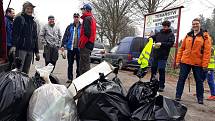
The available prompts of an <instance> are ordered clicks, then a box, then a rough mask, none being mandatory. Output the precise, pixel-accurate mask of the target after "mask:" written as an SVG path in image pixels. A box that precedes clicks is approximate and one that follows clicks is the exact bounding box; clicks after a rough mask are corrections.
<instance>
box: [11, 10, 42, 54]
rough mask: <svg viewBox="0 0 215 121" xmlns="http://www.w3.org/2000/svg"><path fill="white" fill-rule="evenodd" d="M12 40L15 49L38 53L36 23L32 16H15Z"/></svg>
mask: <svg viewBox="0 0 215 121" xmlns="http://www.w3.org/2000/svg"><path fill="white" fill-rule="evenodd" d="M12 42H13V46H15V47H16V49H17V50H24V51H31V52H35V53H39V49H38V35H37V24H36V22H35V21H34V17H32V16H28V15H26V14H21V15H20V16H17V17H16V18H15V20H14V24H13V32H12Z"/></svg>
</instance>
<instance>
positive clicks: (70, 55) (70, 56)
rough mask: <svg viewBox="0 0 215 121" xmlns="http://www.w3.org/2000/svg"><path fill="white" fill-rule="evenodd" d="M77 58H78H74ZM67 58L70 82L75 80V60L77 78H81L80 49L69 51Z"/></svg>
mask: <svg viewBox="0 0 215 121" xmlns="http://www.w3.org/2000/svg"><path fill="white" fill-rule="evenodd" d="M74 57H76V58H74ZM67 58H68V71H67V76H68V79H69V80H73V64H74V60H75V59H76V65H77V68H76V77H78V76H80V70H79V65H80V64H79V62H80V51H79V49H78V48H73V50H68V51H67Z"/></svg>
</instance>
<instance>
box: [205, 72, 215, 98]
mask: <svg viewBox="0 0 215 121" xmlns="http://www.w3.org/2000/svg"><path fill="white" fill-rule="evenodd" d="M206 78H207V81H208V85H209V88H210V92H211V95H212V96H215V83H214V71H213V70H210V71H207V72H205V79H206ZM205 79H204V80H205Z"/></svg>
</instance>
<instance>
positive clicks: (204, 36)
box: [176, 30, 212, 67]
mask: <svg viewBox="0 0 215 121" xmlns="http://www.w3.org/2000/svg"><path fill="white" fill-rule="evenodd" d="M211 41H212V40H211V37H210V35H209V34H208V32H203V30H201V31H200V32H199V33H198V34H197V35H196V38H195V40H194V42H193V31H191V32H189V33H188V34H187V36H186V37H185V39H184V40H183V42H182V45H181V48H180V49H179V51H178V54H177V59H176V63H184V64H189V65H194V66H200V67H208V63H209V61H210V56H211V46H212V45H211Z"/></svg>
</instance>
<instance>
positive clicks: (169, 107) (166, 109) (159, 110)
mask: <svg viewBox="0 0 215 121" xmlns="http://www.w3.org/2000/svg"><path fill="white" fill-rule="evenodd" d="M186 112H187V108H186V107H185V106H184V105H182V104H180V103H179V102H177V101H175V100H172V99H169V98H166V97H163V96H158V97H156V98H155V100H153V101H152V102H149V103H147V104H145V105H143V106H141V107H140V108H138V109H137V110H136V111H134V112H133V113H132V116H131V117H132V118H131V119H132V121H150V120H153V121H154V120H156V121H183V120H184V117H185V115H186Z"/></svg>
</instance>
